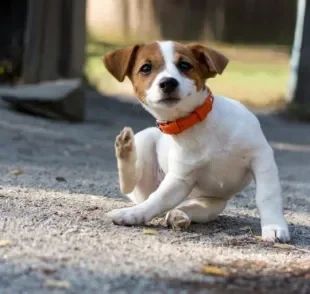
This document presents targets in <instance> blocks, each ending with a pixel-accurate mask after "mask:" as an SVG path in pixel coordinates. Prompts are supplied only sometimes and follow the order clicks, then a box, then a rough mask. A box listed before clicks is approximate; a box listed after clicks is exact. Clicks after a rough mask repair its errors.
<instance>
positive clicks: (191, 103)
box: [144, 88, 209, 122]
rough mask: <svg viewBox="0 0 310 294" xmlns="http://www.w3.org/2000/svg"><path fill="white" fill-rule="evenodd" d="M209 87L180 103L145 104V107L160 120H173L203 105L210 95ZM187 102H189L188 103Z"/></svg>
mask: <svg viewBox="0 0 310 294" xmlns="http://www.w3.org/2000/svg"><path fill="white" fill-rule="evenodd" d="M208 94H209V92H208V89H207V88H205V89H203V90H202V91H200V92H196V93H195V94H192V95H190V96H189V97H186V99H187V101H182V102H181V103H180V105H176V106H175V107H171V108H169V107H167V108H154V107H149V106H148V105H144V108H145V109H146V110H147V111H148V112H149V113H150V114H151V115H152V116H153V117H154V118H155V119H156V120H157V121H158V122H171V121H174V120H177V119H179V118H183V117H186V116H188V115H189V114H190V113H192V112H193V111H194V110H195V109H196V108H197V107H199V106H201V105H202V104H203V103H204V101H205V99H206V97H207V96H208ZM186 102H187V103H186Z"/></svg>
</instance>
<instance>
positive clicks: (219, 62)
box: [188, 44, 229, 79]
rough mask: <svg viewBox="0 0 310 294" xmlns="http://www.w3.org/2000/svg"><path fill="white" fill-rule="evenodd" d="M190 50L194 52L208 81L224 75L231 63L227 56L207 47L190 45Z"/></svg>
mask: <svg viewBox="0 0 310 294" xmlns="http://www.w3.org/2000/svg"><path fill="white" fill-rule="evenodd" d="M188 48H189V49H191V50H192V52H193V54H194V56H195V58H196V59H197V60H198V62H199V65H200V66H201V69H202V73H203V75H204V77H205V78H206V79H207V78H212V77H215V76H216V75H217V74H222V73H223V71H224V69H225V68H226V66H227V64H228V62H229V59H228V58H227V57H226V56H224V55H223V54H221V53H219V52H218V51H216V50H214V49H212V48H209V47H207V46H204V45H201V44H190V45H188Z"/></svg>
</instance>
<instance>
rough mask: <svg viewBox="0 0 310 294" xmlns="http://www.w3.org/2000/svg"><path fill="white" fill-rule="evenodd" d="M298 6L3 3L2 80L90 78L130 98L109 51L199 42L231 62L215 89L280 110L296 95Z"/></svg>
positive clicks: (289, 0) (239, 1)
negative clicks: (292, 80)
mask: <svg viewBox="0 0 310 294" xmlns="http://www.w3.org/2000/svg"><path fill="white" fill-rule="evenodd" d="M300 2H305V1H300ZM297 7H298V5H297V1H296V0H286V1H282V0H270V1H261V0H234V1H231V0H218V1H213V0H195V1H192V0H169V1H166V0H130V1H129V0H88V1H85V0H76V1H73V0H64V1H61V0H55V1H52V0H45V1H39V0H28V1H26V0H25V1H20V2H19V1H17V0H2V1H1V4H0V14H1V19H0V22H1V28H0V34H1V36H2V38H1V40H0V85H1V84H2V85H3V84H6V85H7V84H9V85H11V86H12V85H13V86H15V85H21V84H32V85H33V84H37V83H41V82H45V81H55V80H59V79H71V78H83V82H85V81H86V82H87V83H88V85H91V86H94V87H95V88H96V89H97V90H98V91H99V92H100V93H103V94H106V95H122V96H128V97H129V96H132V95H133V92H132V87H131V85H130V83H129V82H128V81H125V82H124V83H122V84H120V83H118V82H117V81H116V80H114V79H113V78H112V76H111V75H109V74H108V73H107V71H106V69H105V68H104V66H103V64H102V62H101V57H102V55H104V54H105V53H107V52H108V51H110V50H114V49H116V48H120V47H122V46H128V45H130V44H133V43H136V42H148V41H152V40H157V39H173V40H177V41H180V42H191V41H199V42H201V43H205V44H207V45H208V46H212V47H214V48H216V49H218V50H220V51H221V52H223V53H224V54H226V55H227V56H228V57H229V58H230V60H231V61H230V64H229V66H228V67H227V69H226V71H225V73H224V75H223V76H220V77H217V78H216V79H212V80H210V81H209V85H210V86H211V87H212V89H213V91H214V92H216V93H218V94H222V95H225V96H229V97H232V98H234V99H238V100H240V101H241V102H243V103H245V104H246V105H247V106H249V107H251V108H255V109H265V108H268V109H269V108H272V109H274V108H275V109H278V108H279V107H280V108H281V107H284V106H285V105H286V103H287V102H288V99H289V97H288V88H289V76H290V72H291V70H292V67H291V66H290V56H291V52H292V47H293V43H294V32H295V25H296V21H297ZM0 94H1V93H0ZM6 94H7V95H8V96H10V95H11V94H10V93H9V94H8V93H6ZM12 95H13V94H12ZM15 96H18V95H17V94H16V95H15ZM39 96H40V95H39ZM41 96H42V95H41ZM40 98H41V97H38V98H37V100H39V99H40ZM58 99H60V98H59V97H58ZM76 99H77V100H76V101H78V98H76ZM79 99H80V100H81V101H82V102H80V103H79V104H80V107H78V109H76V110H75V111H76V112H77V115H74V114H73V116H75V117H76V118H77V120H79V119H82V117H83V115H84V114H83V113H84V112H83V109H84V104H83V103H84V102H83V101H84V99H83V98H81V97H80V98H79ZM31 111H34V110H33V109H32V110H31ZM43 112H44V111H43ZM55 112H57V111H56V110H55ZM65 112H66V111H65ZM43 114H44V113H43ZM71 118H72V115H71Z"/></svg>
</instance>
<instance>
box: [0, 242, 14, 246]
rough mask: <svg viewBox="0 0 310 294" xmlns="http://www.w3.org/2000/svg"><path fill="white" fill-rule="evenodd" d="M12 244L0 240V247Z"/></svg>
mask: <svg viewBox="0 0 310 294" xmlns="http://www.w3.org/2000/svg"><path fill="white" fill-rule="evenodd" d="M12 244H13V242H12V241H11V240H0V247H6V246H11V245H12Z"/></svg>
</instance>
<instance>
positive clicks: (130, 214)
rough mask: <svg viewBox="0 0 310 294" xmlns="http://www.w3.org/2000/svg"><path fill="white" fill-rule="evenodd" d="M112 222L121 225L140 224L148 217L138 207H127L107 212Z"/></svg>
mask: <svg viewBox="0 0 310 294" xmlns="http://www.w3.org/2000/svg"><path fill="white" fill-rule="evenodd" d="M108 216H109V217H110V218H111V219H112V221H113V223H114V224H116V225H121V226H133V225H142V224H145V223H146V222H148V221H149V220H150V219H149V217H148V216H147V215H146V214H145V213H144V211H143V210H142V209H140V208H137V207H136V206H135V207H128V208H121V209H114V210H112V211H110V212H109V213H108Z"/></svg>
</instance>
